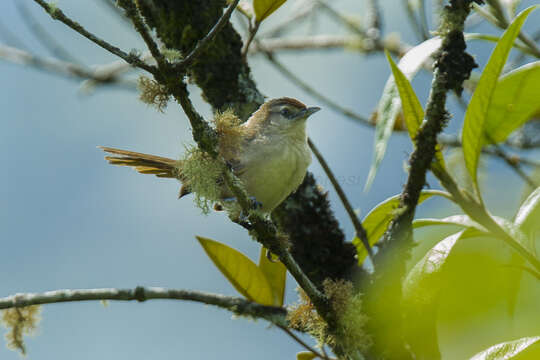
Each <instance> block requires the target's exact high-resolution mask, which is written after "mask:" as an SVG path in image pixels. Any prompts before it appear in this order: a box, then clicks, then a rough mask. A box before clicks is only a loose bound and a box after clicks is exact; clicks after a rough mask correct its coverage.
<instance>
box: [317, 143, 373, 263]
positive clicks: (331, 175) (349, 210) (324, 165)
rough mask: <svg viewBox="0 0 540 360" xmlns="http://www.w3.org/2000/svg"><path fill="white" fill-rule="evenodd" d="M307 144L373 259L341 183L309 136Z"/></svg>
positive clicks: (360, 225) (359, 223) (364, 230)
mask: <svg viewBox="0 0 540 360" xmlns="http://www.w3.org/2000/svg"><path fill="white" fill-rule="evenodd" d="M308 144H309V147H310V148H311V151H313V154H314V155H315V157H316V158H317V160H318V161H319V163H320V164H321V167H322V168H323V170H324V172H325V173H326V176H328V179H330V182H331V183H332V185H333V186H334V189H336V192H337V194H338V196H339V198H340V200H341V202H342V203H343V206H344V207H345V210H347V214H349V218H350V219H351V221H352V223H353V226H354V229H355V230H356V236H358V238H360V240H361V241H362V244H363V245H364V247H365V248H366V250H367V252H368V255H369V259H370V260H371V261H373V250H372V249H371V246H370V245H369V241H368V238H367V233H366V229H364V227H363V226H362V223H361V222H360V220H358V216H356V213H355V212H354V209H353V207H352V206H351V203H350V202H349V199H348V198H347V195H345V192H344V191H343V188H342V187H341V185H340V184H339V182H338V181H337V179H336V177H335V176H334V173H333V172H332V170H331V169H330V167H329V166H328V163H327V162H326V160H325V159H324V157H323V156H322V154H321V153H320V151H319V149H317V147H316V146H315V144H314V143H313V141H312V140H311V139H309V138H308Z"/></svg>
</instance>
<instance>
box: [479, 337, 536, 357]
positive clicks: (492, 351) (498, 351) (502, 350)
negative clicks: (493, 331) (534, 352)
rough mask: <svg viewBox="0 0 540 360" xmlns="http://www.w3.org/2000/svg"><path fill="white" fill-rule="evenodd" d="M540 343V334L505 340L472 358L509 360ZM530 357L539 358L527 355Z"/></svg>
mask: <svg viewBox="0 0 540 360" xmlns="http://www.w3.org/2000/svg"><path fill="white" fill-rule="evenodd" d="M539 343H540V336H534V337H524V338H521V339H517V340H513V341H507V342H503V343H500V344H497V345H493V346H492V347H490V348H489V349H486V350H484V351H482V352H480V353H478V354H476V355H474V356H473V357H472V358H471V359H470V360H509V359H514V358H516V356H518V355H520V354H523V353H524V352H525V351H526V350H528V349H529V348H530V347H531V346H533V345H537V344H539ZM527 358H529V359H537V358H535V357H527Z"/></svg>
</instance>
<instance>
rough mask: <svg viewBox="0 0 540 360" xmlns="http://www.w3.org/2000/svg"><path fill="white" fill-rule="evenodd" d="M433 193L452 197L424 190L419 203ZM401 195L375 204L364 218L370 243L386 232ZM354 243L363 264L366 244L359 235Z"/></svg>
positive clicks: (373, 242) (372, 243)
mask: <svg viewBox="0 0 540 360" xmlns="http://www.w3.org/2000/svg"><path fill="white" fill-rule="evenodd" d="M433 195H438V196H442V197H445V198H447V199H451V196H450V194H448V193H446V192H444V191H439V190H424V191H422V193H421V194H420V199H419V200H418V203H419V204H420V203H422V202H423V201H424V200H426V199H429V198H430V197H432V196H433ZM399 197H400V195H396V196H392V197H391V198H388V199H386V200H384V201H383V202H381V203H379V204H378V205H377V206H375V207H374V208H373V209H372V210H371V211H370V212H369V213H368V214H367V215H366V217H365V218H364V220H363V221H362V225H363V226H364V229H366V233H367V238H368V242H369V245H371V246H373V245H375V244H376V243H377V242H378V241H379V239H380V237H381V236H382V235H383V234H384V232H385V231H386V229H387V228H388V225H389V224H390V221H392V219H393V218H394V210H395V209H396V208H397V207H398V206H399V200H400V198H399ZM353 244H354V245H355V246H356V252H357V254H358V264H360V265H361V264H362V263H363V262H364V260H365V259H366V256H367V251H366V249H365V248H364V245H363V244H362V242H361V241H360V239H358V238H357V237H355V238H354V240H353Z"/></svg>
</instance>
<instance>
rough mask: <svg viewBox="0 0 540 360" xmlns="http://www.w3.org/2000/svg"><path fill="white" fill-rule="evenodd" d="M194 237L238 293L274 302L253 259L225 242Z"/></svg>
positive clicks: (268, 285) (264, 301) (248, 297)
mask: <svg viewBox="0 0 540 360" xmlns="http://www.w3.org/2000/svg"><path fill="white" fill-rule="evenodd" d="M196 238H197V240H199V243H200V244H201V246H202V247H203V249H204V251H205V252H206V254H207V255H208V257H209V258H210V259H211V260H212V262H213V263H214V265H216V266H217V268H218V269H219V271H221V273H222V274H223V275H224V276H225V277H226V278H227V280H229V282H230V283H231V284H232V286H234V288H235V289H236V290H238V292H239V293H240V294H242V295H244V296H245V297H246V298H247V299H248V300H251V301H255V302H257V303H259V304H263V305H273V304H274V295H273V294H272V288H271V286H270V284H269V283H268V280H267V279H266V276H264V274H263V272H262V271H261V269H259V267H258V266H257V265H255V263H254V262H253V261H251V260H250V259H249V258H248V257H247V256H245V255H244V254H242V253H241V252H239V251H238V250H235V249H233V248H231V247H229V246H227V245H225V244H222V243H220V242H217V241H214V240H210V239H207V238H204V237H201V236H196Z"/></svg>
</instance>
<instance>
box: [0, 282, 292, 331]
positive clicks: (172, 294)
mask: <svg viewBox="0 0 540 360" xmlns="http://www.w3.org/2000/svg"><path fill="white" fill-rule="evenodd" d="M156 299H168V300H187V301H194V302H199V303H203V304H207V305H214V306H217V307H220V308H222V309H226V310H229V311H231V312H233V313H235V314H236V315H241V316H250V317H254V318H261V319H265V320H267V321H269V322H271V323H273V324H276V325H278V326H287V320H286V316H287V310H286V309H284V308H281V307H274V306H266V305H261V304H257V303H255V302H252V301H249V300H245V299H242V298H237V297H231V296H224V295H219V294H211V293H206V292H201V291H191V290H178V289H165V288H159V287H142V286H138V287H136V288H135V289H114V288H109V289H78V290H70V289H65V290H54V291H47V292H44V293H39V294H37V293H26V294H15V295H12V296H8V297H5V298H0V309H10V308H19V307H24V306H30V305H44V304H56V303H63V302H75V301H103V300H115V301H139V302H142V301H147V300H156Z"/></svg>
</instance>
